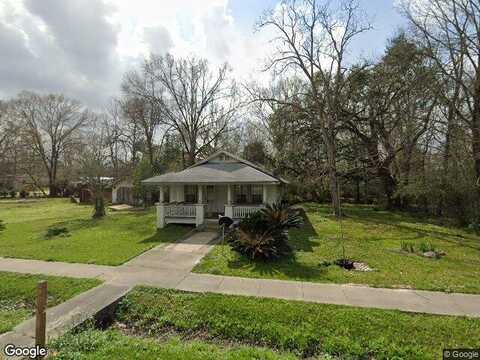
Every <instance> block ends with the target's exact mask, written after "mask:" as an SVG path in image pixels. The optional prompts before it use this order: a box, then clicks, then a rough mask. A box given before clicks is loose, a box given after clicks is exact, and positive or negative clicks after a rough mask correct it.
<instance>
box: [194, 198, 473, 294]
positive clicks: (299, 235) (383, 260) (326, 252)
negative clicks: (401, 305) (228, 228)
mask: <svg viewBox="0 0 480 360" xmlns="http://www.w3.org/2000/svg"><path fill="white" fill-rule="evenodd" d="M305 208H306V221H305V225H304V227H303V228H302V229H293V230H291V231H290V235H291V236H290V242H289V243H290V245H291V246H292V248H293V249H294V254H293V256H291V257H287V258H284V259H281V260H278V261H274V262H271V263H264V262H254V261H251V260H250V259H247V258H246V257H244V256H241V255H239V254H237V253H236V252H234V251H231V250H230V248H229V246H222V245H217V246H216V247H215V249H214V250H213V251H212V252H211V253H210V254H209V255H207V256H206V257H205V258H204V259H203V261H202V262H201V263H200V264H198V265H197V266H196V267H195V269H194V272H199V273H210V274H221V275H229V276H241V277H249V278H270V279H283V280H301V281H312V282H326V283H340V284H345V283H354V284H366V285H370V286H375V287H388V288H416V289H424V290H437V291H446V292H463V293H475V294H478V293H480V276H479V270H478V269H479V267H480V236H479V235H478V234H475V233H474V232H472V231H468V230H466V229H459V228H455V227H448V226H442V225H439V224H435V223H434V222H433V221H431V220H428V219H421V218H419V217H414V216H409V215H408V214H404V213H397V212H388V211H374V210H373V209H372V207H369V206H347V207H345V212H346V215H347V217H346V218H345V219H344V220H343V228H344V234H345V240H344V244H345V250H346V256H347V257H348V258H350V259H353V260H356V261H361V262H365V263H367V264H368V265H369V266H370V267H371V268H374V269H376V270H377V271H372V272H352V271H345V270H343V269H341V268H338V267H336V266H332V267H325V266H319V264H321V263H322V262H325V261H328V262H333V261H334V260H336V259H338V258H340V257H342V246H341V244H342V242H341V241H340V236H339V234H340V226H339V223H338V222H337V221H336V220H335V219H334V218H333V217H332V216H331V211H330V208H329V207H327V206H322V205H318V204H306V205H305ZM402 244H404V245H402ZM405 244H409V245H411V246H412V248H413V249H419V248H420V247H421V246H424V247H425V246H426V245H425V244H428V246H427V247H428V248H434V249H436V250H441V251H444V252H446V256H444V257H442V258H441V259H439V260H435V259H427V258H424V257H421V256H416V255H415V256H414V255H409V254H405V252H402V251H400V249H401V248H402V246H403V247H405V246H407V245H405ZM422 244H423V245H422Z"/></svg>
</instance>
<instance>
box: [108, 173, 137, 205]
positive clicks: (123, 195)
mask: <svg viewBox="0 0 480 360" xmlns="http://www.w3.org/2000/svg"><path fill="white" fill-rule="evenodd" d="M112 204H128V205H136V203H135V197H134V196H133V182H132V181H131V180H128V179H124V180H121V181H117V182H116V183H115V184H113V188H112Z"/></svg>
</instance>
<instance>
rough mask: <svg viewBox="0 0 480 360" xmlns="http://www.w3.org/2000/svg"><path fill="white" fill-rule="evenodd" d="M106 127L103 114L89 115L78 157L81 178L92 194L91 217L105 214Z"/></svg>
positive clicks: (107, 166)
mask: <svg viewBox="0 0 480 360" xmlns="http://www.w3.org/2000/svg"><path fill="white" fill-rule="evenodd" d="M107 127H108V124H107V123H105V119H104V116H102V115H98V114H92V115H91V117H90V121H89V127H88V129H87V131H86V132H85V133H84V134H83V141H82V148H81V152H80V154H79V157H78V161H79V165H80V171H81V174H82V180H83V181H84V182H85V183H86V184H87V186H88V189H89V190H90V191H91V192H92V194H93V199H94V201H93V204H94V211H93V218H102V217H104V216H105V199H104V193H105V188H106V185H108V182H109V179H108V178H107V175H108V170H109V168H110V167H111V163H110V161H109V160H110V157H109V136H108V131H107Z"/></svg>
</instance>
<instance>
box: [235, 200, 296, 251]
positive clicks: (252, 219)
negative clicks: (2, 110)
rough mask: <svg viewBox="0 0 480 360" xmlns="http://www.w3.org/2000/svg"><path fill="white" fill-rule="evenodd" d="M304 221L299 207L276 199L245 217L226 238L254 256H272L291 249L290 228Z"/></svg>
mask: <svg viewBox="0 0 480 360" xmlns="http://www.w3.org/2000/svg"><path fill="white" fill-rule="evenodd" d="M302 223H303V219H302V217H301V216H300V215H299V214H298V211H296V210H293V209H292V208H291V207H290V206H289V205H288V204H287V203H286V202H281V203H276V204H273V205H268V206H267V207H266V208H265V209H262V210H261V211H258V212H256V213H253V214H250V215H249V216H247V217H246V218H245V219H243V220H242V221H241V222H240V225H239V227H238V229H235V230H234V231H232V232H231V233H230V234H229V235H228V237H227V241H228V242H229V244H230V245H231V246H232V248H233V249H234V250H236V251H238V252H239V253H241V254H243V255H246V256H248V257H250V258H251V259H261V260H270V259H273V258H278V257H280V256H283V255H286V254H288V253H290V251H291V249H290V247H289V245H288V243H287V242H288V229H290V228H294V227H300V226H301V225H302Z"/></svg>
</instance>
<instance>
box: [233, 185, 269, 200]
mask: <svg viewBox="0 0 480 360" xmlns="http://www.w3.org/2000/svg"><path fill="white" fill-rule="evenodd" d="M234 191H235V203H236V204H261V203H262V202H263V186H262V185H236V186H235V188H234Z"/></svg>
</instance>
